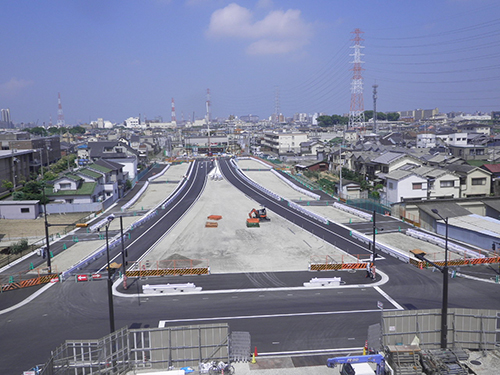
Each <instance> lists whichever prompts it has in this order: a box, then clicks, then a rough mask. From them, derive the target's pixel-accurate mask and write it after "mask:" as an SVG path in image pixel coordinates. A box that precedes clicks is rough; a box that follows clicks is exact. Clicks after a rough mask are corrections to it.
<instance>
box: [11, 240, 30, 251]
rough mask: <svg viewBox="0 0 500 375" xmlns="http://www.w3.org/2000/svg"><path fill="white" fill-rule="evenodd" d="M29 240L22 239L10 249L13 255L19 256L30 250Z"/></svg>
mask: <svg viewBox="0 0 500 375" xmlns="http://www.w3.org/2000/svg"><path fill="white" fill-rule="evenodd" d="M28 247H29V245H28V240H27V239H26V238H23V239H21V240H20V241H19V242H16V243H15V244H13V245H12V246H11V247H10V253H11V254H19V253H21V252H23V251H24V250H26V249H28Z"/></svg>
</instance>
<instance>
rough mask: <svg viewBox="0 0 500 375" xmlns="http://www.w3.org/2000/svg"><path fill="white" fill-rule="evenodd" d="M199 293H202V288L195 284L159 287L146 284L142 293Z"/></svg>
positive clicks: (161, 285) (160, 285)
mask: <svg viewBox="0 0 500 375" xmlns="http://www.w3.org/2000/svg"><path fill="white" fill-rule="evenodd" d="M199 291H201V287H197V286H196V285H194V284H193V283H185V284H158V285H149V284H146V285H143V286H142V292H143V293H144V294H172V293H192V292H199Z"/></svg>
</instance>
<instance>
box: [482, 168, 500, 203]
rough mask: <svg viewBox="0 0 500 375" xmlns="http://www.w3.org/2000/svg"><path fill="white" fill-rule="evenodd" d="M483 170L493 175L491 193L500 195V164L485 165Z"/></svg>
mask: <svg viewBox="0 0 500 375" xmlns="http://www.w3.org/2000/svg"><path fill="white" fill-rule="evenodd" d="M481 168H483V169H485V170H487V171H488V172H490V173H491V193H492V194H493V195H496V196H498V195H500V164H484V165H483V166H482V167H481Z"/></svg>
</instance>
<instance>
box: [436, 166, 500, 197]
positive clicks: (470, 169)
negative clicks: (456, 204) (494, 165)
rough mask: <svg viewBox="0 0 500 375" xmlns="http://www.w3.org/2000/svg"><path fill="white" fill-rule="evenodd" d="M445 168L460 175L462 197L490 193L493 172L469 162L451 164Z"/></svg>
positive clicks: (483, 195) (487, 194)
mask: <svg viewBox="0 0 500 375" xmlns="http://www.w3.org/2000/svg"><path fill="white" fill-rule="evenodd" d="M445 168H446V169H447V170H449V171H452V172H454V173H456V174H457V175H458V176H460V198H470V197H487V196H489V195H490V191H491V174H492V173H491V172H489V171H487V170H486V169H482V168H479V167H474V166H472V165H468V164H462V165H459V164H449V165H447V166H446V167H445Z"/></svg>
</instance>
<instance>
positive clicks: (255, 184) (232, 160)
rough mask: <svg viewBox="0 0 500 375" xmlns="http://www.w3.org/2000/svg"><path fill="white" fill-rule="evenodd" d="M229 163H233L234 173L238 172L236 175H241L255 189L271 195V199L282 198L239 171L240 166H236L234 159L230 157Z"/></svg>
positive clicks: (278, 199)
mask: <svg viewBox="0 0 500 375" xmlns="http://www.w3.org/2000/svg"><path fill="white" fill-rule="evenodd" d="M231 163H232V164H233V167H234V169H235V171H236V173H238V175H239V176H240V177H242V178H243V179H244V180H246V181H247V182H248V183H249V184H250V185H252V186H253V187H255V188H256V189H258V190H260V191H262V192H263V193H265V194H267V195H269V196H270V197H272V198H273V199H276V200H277V201H281V200H282V198H281V197H280V196H279V195H278V194H276V193H274V192H272V191H271V190H268V189H266V188H265V187H263V186H261V185H259V184H258V183H256V182H255V181H254V180H252V179H251V178H249V177H248V176H247V175H246V174H244V173H243V172H242V171H241V169H240V167H239V166H238V164H237V163H236V162H235V161H234V159H231Z"/></svg>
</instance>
